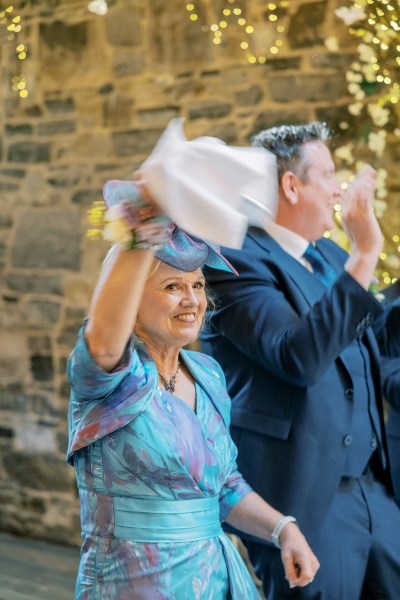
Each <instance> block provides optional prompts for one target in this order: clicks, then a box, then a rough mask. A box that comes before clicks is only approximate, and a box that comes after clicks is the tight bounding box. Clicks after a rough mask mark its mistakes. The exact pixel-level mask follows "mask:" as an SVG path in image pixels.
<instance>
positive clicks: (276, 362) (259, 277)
mask: <svg viewBox="0 0 400 600" xmlns="http://www.w3.org/2000/svg"><path fill="white" fill-rule="evenodd" d="M328 138H329V132H328V130H327V128H326V126H325V125H324V124H322V123H312V124H309V125H298V126H281V127H276V128H272V129H270V130H266V131H263V132H261V133H260V134H259V135H258V136H256V138H255V139H254V145H256V146H262V147H264V148H266V149H267V150H270V151H272V152H273V153H274V154H275V155H276V156H277V163H278V176H279V202H278V211H277V217H276V223H272V224H271V225H270V226H268V230H267V231H264V230H262V229H259V228H254V227H252V228H250V229H249V232H248V235H247V236H246V240H245V243H244V247H243V249H242V250H240V251H238V250H229V249H224V254H225V256H226V257H227V258H228V260H229V261H230V262H231V263H233V264H234V266H235V267H236V268H237V270H238V272H239V276H238V277H235V276H231V274H228V273H223V272H218V273H217V272H216V271H215V273H212V272H211V271H212V270H208V271H207V272H206V277H207V280H208V282H209V284H210V285H211V288H212V290H213V292H214V294H215V296H216V298H217V309H216V311H214V313H212V314H211V315H210V324H209V327H208V328H207V329H206V330H205V331H204V332H203V334H202V347H203V350H204V351H205V352H208V353H210V354H212V355H213V356H214V357H215V358H216V359H217V360H218V361H219V362H220V363H221V365H222V366H223V368H224V370H225V373H226V378H227V383H228V387H229V391H230V394H231V396H232V400H233V404H232V436H233V438H234V440H235V442H236V444H237V446H238V452H239V454H238V463H239V467H240V470H241V471H242V473H243V475H244V476H245V477H246V479H247V480H248V482H249V483H250V484H251V485H252V486H253V487H254V489H255V490H256V491H257V492H258V493H260V494H261V495H262V496H264V497H266V498H268V499H269V501H270V502H272V504H273V505H274V506H276V507H277V508H278V509H279V510H281V511H282V512H283V513H284V514H287V515H291V516H294V517H295V518H296V519H297V521H298V522H299V524H300V526H301V528H302V530H303V531H304V534H305V535H306V536H307V539H308V540H309V542H310V544H311V546H312V548H313V550H314V552H315V553H316V555H317V557H318V559H319V561H320V563H321V567H320V570H319V572H318V575H317V576H316V578H315V580H314V581H313V582H310V585H309V586H307V587H306V588H302V589H294V590H293V589H289V586H288V585H287V583H286V582H285V580H284V574H283V568H282V564H281V561H280V555H279V552H278V551H277V549H276V548H274V547H273V546H272V545H268V544H263V543H261V542H260V541H259V540H256V539H252V540H251V539H248V540H247V541H246V545H247V548H248V552H249V556H250V558H251V560H252V563H253V565H254V567H255V571H256V574H257V575H258V577H259V578H260V579H262V581H263V588H264V593H265V596H266V598H267V599H273V600H283V599H285V598H307V599H315V600H316V599H319V600H328V599H329V600H358V599H360V598H362V599H364V600H373V599H380V600H381V599H390V600H399V599H400V509H399V507H398V505H397V504H396V502H395V498H394V493H393V485H392V481H391V477H390V469H389V456H388V451H387V442H386V433H385V431H384V422H383V409H382V395H381V381H380V369H379V358H380V357H379V350H378V346H377V340H376V337H375V334H374V333H373V326H374V327H376V329H379V333H380V334H382V336H383V338H384V339H385V340H386V341H387V340H390V339H391V337H393V336H390V335H389V336H386V337H385V336H384V329H385V326H386V322H387V320H389V321H390V324H391V326H395V327H396V328H397V331H399V324H400V317H399V313H398V310H399V309H398V307H397V308H396V309H395V308H393V309H392V310H389V309H388V308H387V309H385V308H384V306H383V304H381V303H380V302H379V301H378V300H377V299H376V298H375V297H374V295H373V294H372V293H370V292H369V291H368V290H369V286H370V282H371V280H372V279H373V274H374V269H375V267H376V264H377V261H378V257H379V254H380V252H381V251H382V235H381V231H380V228H379V225H378V222H377V220H376V218H375V216H374V213H373V209H372V199H373V194H374V190H375V172H374V171H373V169H371V168H370V167H367V168H365V169H364V170H363V171H362V172H361V173H360V174H359V175H358V176H357V177H356V179H355V181H354V183H353V184H352V185H351V186H350V187H349V189H348V190H347V191H346V193H344V194H342V191H341V188H340V185H339V183H338V181H337V179H336V176H335V168H334V163H333V160H332V157H331V154H330V151H329V149H328V146H327V140H328ZM339 202H342V218H343V224H344V227H345V229H346V232H347V234H348V237H349V239H350V242H351V252H350V254H347V253H346V252H345V251H344V250H342V249H341V248H340V247H339V246H338V245H337V244H335V243H334V242H333V241H331V240H329V239H327V238H325V237H323V234H324V232H326V231H327V230H330V229H332V227H333V225H334V222H333V207H334V205H335V204H337V203H339ZM397 337H398V336H397Z"/></svg>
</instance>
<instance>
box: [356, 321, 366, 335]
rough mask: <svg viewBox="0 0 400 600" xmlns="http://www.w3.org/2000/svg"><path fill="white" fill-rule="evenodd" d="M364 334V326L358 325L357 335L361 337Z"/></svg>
mask: <svg viewBox="0 0 400 600" xmlns="http://www.w3.org/2000/svg"><path fill="white" fill-rule="evenodd" d="M363 333H364V326H363V324H362V323H358V325H357V327H356V334H357V335H358V336H361V335H362V334H363Z"/></svg>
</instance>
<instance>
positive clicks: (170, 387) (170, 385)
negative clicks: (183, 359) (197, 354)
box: [158, 360, 181, 393]
mask: <svg viewBox="0 0 400 600" xmlns="http://www.w3.org/2000/svg"><path fill="white" fill-rule="evenodd" d="M180 366H181V363H180V362H179V360H178V366H177V368H176V371H175V373H174V374H173V375H172V377H171V379H166V378H165V377H164V375H161V373H160V372H159V373H158V375H159V377H160V379H161V382H162V384H163V386H164V388H165V391H166V392H172V393H173V392H175V387H176V377H177V375H178V372H179V368H180Z"/></svg>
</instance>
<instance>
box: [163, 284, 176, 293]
mask: <svg viewBox="0 0 400 600" xmlns="http://www.w3.org/2000/svg"><path fill="white" fill-rule="evenodd" d="M166 289H167V290H170V291H171V292H175V290H177V289H178V286H177V284H176V283H169V284H168V285H167V287H166Z"/></svg>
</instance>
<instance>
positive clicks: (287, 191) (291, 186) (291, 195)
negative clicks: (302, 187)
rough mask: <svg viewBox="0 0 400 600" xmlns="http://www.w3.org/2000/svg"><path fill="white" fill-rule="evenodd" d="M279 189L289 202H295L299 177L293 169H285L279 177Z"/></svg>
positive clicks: (296, 200)
mask: <svg viewBox="0 0 400 600" xmlns="http://www.w3.org/2000/svg"><path fill="white" fill-rule="evenodd" d="M281 190H282V192H283V195H284V197H285V198H286V200H287V201H288V202H289V203H290V204H293V205H294V204H297V202H298V194H299V178H298V177H297V175H296V174H295V173H293V171H285V172H284V174H283V175H282V178H281Z"/></svg>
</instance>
